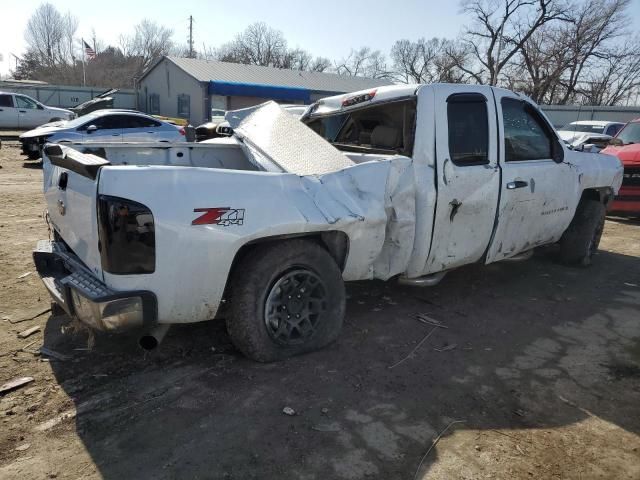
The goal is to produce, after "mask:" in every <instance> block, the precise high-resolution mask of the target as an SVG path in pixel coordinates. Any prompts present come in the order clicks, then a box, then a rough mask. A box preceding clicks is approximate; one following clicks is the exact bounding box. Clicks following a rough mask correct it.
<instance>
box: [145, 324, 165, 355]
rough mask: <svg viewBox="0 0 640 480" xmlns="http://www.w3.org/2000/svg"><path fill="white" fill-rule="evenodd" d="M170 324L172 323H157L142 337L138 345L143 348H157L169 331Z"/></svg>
mask: <svg viewBox="0 0 640 480" xmlns="http://www.w3.org/2000/svg"><path fill="white" fill-rule="evenodd" d="M170 326H171V325H168V324H163V325H156V326H155V327H154V328H152V329H151V330H149V331H148V332H147V333H145V334H144V335H142V336H141V337H140V340H138V345H140V347H141V348H142V349H143V350H155V349H156V348H158V345H160V342H161V341H162V339H163V338H164V336H165V335H166V334H167V332H168V331H169V327H170Z"/></svg>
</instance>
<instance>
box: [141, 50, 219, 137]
mask: <svg viewBox="0 0 640 480" xmlns="http://www.w3.org/2000/svg"><path fill="white" fill-rule="evenodd" d="M153 94H157V95H158V98H159V100H160V115H166V116H168V117H177V116H178V97H179V96H180V95H189V97H190V110H191V113H190V115H189V122H190V123H191V124H192V125H200V124H201V123H203V122H204V121H205V120H206V118H207V115H206V110H205V103H206V102H207V93H206V84H201V83H200V82H198V81H197V80H196V79H194V78H193V77H191V76H189V75H187V74H186V73H185V72H184V71H182V70H181V69H179V68H178V67H176V66H175V65H174V64H173V63H171V62H169V61H167V60H163V61H162V62H160V64H158V65H156V67H155V68H154V69H153V70H152V71H151V72H149V74H148V75H147V76H146V77H144V78H143V79H142V81H141V82H140V109H141V110H143V111H146V112H149V111H150V106H151V104H150V97H151V95H153Z"/></svg>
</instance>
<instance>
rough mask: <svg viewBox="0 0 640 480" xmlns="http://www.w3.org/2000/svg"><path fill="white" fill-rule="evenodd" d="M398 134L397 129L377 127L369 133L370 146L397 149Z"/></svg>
mask: <svg viewBox="0 0 640 480" xmlns="http://www.w3.org/2000/svg"><path fill="white" fill-rule="evenodd" d="M399 139H400V132H399V131H398V129H397V128H393V127H387V126H386V125H378V126H377V127H376V128H374V129H373V131H372V132H371V145H374V146H376V147H383V148H393V149H395V148H398V147H399V142H398V140H399Z"/></svg>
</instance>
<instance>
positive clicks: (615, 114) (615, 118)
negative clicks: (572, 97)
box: [540, 105, 640, 128]
mask: <svg viewBox="0 0 640 480" xmlns="http://www.w3.org/2000/svg"><path fill="white" fill-rule="evenodd" d="M540 107H541V108H542V110H543V111H544V113H545V114H546V115H547V117H549V119H550V120H551V122H552V123H553V126H554V127H556V128H559V127H562V126H563V125H566V124H567V123H571V122H576V121H578V120H606V121H611V122H623V123H626V122H628V121H629V120H633V119H634V118H640V107H586V106H576V105H541V106H540Z"/></svg>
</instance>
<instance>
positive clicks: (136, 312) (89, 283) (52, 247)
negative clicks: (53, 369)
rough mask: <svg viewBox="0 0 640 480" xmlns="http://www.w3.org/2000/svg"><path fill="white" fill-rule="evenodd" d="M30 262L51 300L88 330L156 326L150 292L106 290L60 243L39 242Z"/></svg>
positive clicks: (155, 315)
mask: <svg viewBox="0 0 640 480" xmlns="http://www.w3.org/2000/svg"><path fill="white" fill-rule="evenodd" d="M33 261H34V263H35V266H36V269H37V271H38V274H39V275H40V278H41V279H42V282H43V283H44V286H45V287H46V288H47V290H48V291H49V294H50V295H51V298H52V299H53V300H54V301H55V302H56V303H57V304H58V305H60V306H61V307H62V308H63V309H64V311H65V312H67V313H68V314H69V315H70V316H72V317H75V318H77V319H78V320H80V321H81V322H82V323H84V324H85V325H87V326H89V327H90V328H92V329H95V330H101V331H108V332H120V331H125V330H130V329H133V328H139V327H145V328H150V327H152V326H153V325H155V324H156V320H157V300H156V296H155V295H154V294H153V293H152V292H149V291H146V290H138V291H128V292H121V291H115V290H112V289H110V288H109V287H107V286H106V285H105V284H104V283H102V282H101V281H100V280H99V279H97V278H96V277H95V276H94V275H93V274H92V273H91V271H89V270H88V269H87V268H86V267H85V266H84V265H83V264H82V263H81V262H80V261H79V260H78V258H77V257H76V256H75V255H74V254H73V253H72V252H70V251H69V250H67V248H66V247H65V245H64V244H63V243H61V242H53V241H50V240H40V241H39V242H38V245H37V247H36V249H35V250H34V251H33Z"/></svg>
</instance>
